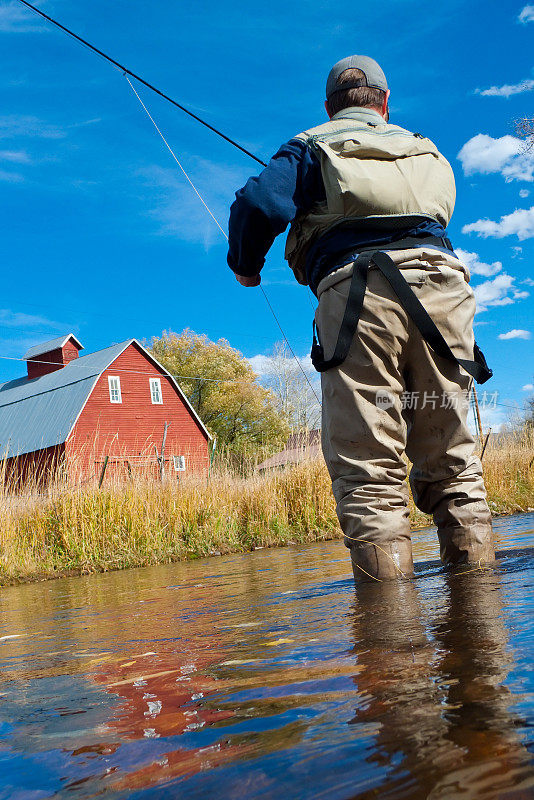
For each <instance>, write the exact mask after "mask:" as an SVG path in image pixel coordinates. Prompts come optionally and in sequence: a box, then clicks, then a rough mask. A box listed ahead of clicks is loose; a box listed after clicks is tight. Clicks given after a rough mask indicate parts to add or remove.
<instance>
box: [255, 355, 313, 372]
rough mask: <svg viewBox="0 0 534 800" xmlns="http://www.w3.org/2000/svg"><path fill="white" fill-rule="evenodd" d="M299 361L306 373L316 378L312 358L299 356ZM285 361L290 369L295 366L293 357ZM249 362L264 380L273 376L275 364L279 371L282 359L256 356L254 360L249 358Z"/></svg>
mask: <svg viewBox="0 0 534 800" xmlns="http://www.w3.org/2000/svg"><path fill="white" fill-rule="evenodd" d="M298 360H299V363H300V365H301V366H302V368H303V369H304V371H305V372H307V373H311V374H312V376H313V377H314V378H315V376H316V374H317V373H316V372H315V370H314V368H313V365H312V362H311V358H310V356H309V355H305V356H299V357H298ZM285 361H286V362H287V365H288V367H292V366H293V365H294V364H295V362H294V360H293V357H292V356H291V357H290V356H288V357H287V358H286V359H285ZM248 362H249V363H250V365H251V366H252V369H253V370H254V372H255V373H256V375H259V377H260V378H262V377H265V376H267V375H271V374H272V372H273V367H274V365H275V364H276V365H277V366H278V369H279V362H280V358H279V357H277V358H273V356H263V355H260V354H258V355H256V356H252V358H249V359H248Z"/></svg>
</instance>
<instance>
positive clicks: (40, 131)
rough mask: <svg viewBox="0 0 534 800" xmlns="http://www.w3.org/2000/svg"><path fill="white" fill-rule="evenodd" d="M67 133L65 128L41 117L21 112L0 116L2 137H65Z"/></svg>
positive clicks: (0, 134)
mask: <svg viewBox="0 0 534 800" xmlns="http://www.w3.org/2000/svg"><path fill="white" fill-rule="evenodd" d="M66 135H67V132H66V131H65V130H64V129H63V128H60V127H58V126H57V125H50V123H48V122H45V121H44V120H42V119H40V118H39V117H33V116H27V115H19V114H8V115H5V116H0V139H15V138H19V137H26V138H32V139H64V138H65V136H66Z"/></svg>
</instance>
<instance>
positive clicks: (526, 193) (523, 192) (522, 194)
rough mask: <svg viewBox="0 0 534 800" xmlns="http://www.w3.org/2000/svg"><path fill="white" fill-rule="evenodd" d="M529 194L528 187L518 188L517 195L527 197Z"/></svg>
mask: <svg viewBox="0 0 534 800" xmlns="http://www.w3.org/2000/svg"><path fill="white" fill-rule="evenodd" d="M529 194H530V192H529V190H528V189H520V190H519V197H522V198H525V197H528V196H529Z"/></svg>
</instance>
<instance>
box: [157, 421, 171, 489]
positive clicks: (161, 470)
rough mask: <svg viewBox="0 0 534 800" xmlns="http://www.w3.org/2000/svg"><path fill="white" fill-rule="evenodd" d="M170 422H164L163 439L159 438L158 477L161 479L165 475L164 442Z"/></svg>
mask: <svg viewBox="0 0 534 800" xmlns="http://www.w3.org/2000/svg"><path fill="white" fill-rule="evenodd" d="M170 424H171V423H170V422H166V423H165V426H164V428H163V439H162V440H161V455H160V457H159V478H160V480H161V481H163V478H164V477H165V442H166V441H167V430H168V428H169V425H170Z"/></svg>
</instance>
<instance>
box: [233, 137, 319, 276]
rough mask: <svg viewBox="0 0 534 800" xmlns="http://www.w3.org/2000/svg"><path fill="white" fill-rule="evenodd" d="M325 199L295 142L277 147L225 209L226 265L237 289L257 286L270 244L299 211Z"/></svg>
mask: <svg viewBox="0 0 534 800" xmlns="http://www.w3.org/2000/svg"><path fill="white" fill-rule="evenodd" d="M324 198H325V190H324V185H323V180H322V177H321V167H320V164H319V162H318V161H317V159H316V158H315V156H314V155H313V154H312V153H311V152H310V150H309V148H308V147H307V146H306V145H305V144H304V142H301V141H300V140H298V139H292V140H291V141H289V142H287V144H284V145H282V147H281V148H280V150H279V151H278V152H277V153H276V154H275V155H274V156H273V157H272V159H271V160H270V162H269V164H268V165H267V167H265V169H264V170H263V172H261V174H260V175H259V176H258V177H257V178H249V180H248V181H247V183H246V184H245V186H244V187H243V188H242V189H240V190H239V191H238V192H236V199H235V201H234V203H233V204H232V207H231V209H230V222H229V237H228V238H229V242H228V265H229V266H230V268H231V269H232V270H233V271H234V272H235V273H236V277H237V280H238V281H239V282H240V283H241V284H242V285H243V286H257V285H258V284H259V283H260V271H261V268H262V267H263V265H264V263H265V256H266V255H267V252H268V250H269V248H270V247H271V245H272V243H273V241H274V239H275V238H276V236H278V234H280V233H282V232H283V231H284V230H285V229H286V228H287V226H288V224H289V223H290V222H291V221H292V220H293V219H294V218H295V216H296V214H297V213H298V212H300V211H307V210H309V209H310V208H311V207H312V206H313V205H314V204H315V203H317V202H319V201H321V200H323V199H324Z"/></svg>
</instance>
